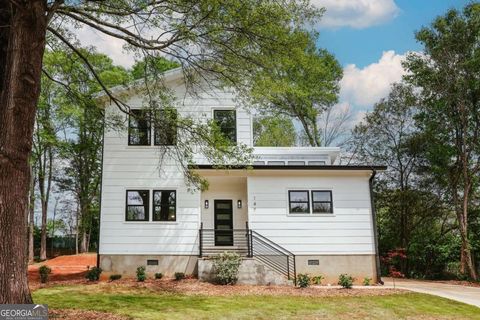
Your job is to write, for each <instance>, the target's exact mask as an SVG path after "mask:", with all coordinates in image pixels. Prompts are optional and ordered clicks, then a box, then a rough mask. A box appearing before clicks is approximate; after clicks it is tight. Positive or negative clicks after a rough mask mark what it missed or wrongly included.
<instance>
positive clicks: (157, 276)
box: [155, 272, 163, 279]
mask: <svg viewBox="0 0 480 320" xmlns="http://www.w3.org/2000/svg"><path fill="white" fill-rule="evenodd" d="M162 278H163V273H161V272H157V273H155V279H162Z"/></svg>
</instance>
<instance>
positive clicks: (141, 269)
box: [137, 266, 147, 282]
mask: <svg viewBox="0 0 480 320" xmlns="http://www.w3.org/2000/svg"><path fill="white" fill-rule="evenodd" d="M145 279H147V275H146V273H145V267H144V266H140V267H138V268H137V281H139V282H143V281H145Z"/></svg>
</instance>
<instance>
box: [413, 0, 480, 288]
mask: <svg viewBox="0 0 480 320" xmlns="http://www.w3.org/2000/svg"><path fill="white" fill-rule="evenodd" d="M479 34H480V4H478V3H472V4H470V5H467V6H466V7H465V8H464V10H463V12H459V11H457V10H450V11H448V12H447V14H446V15H444V16H440V17H438V18H437V19H436V20H435V21H434V22H433V23H432V25H431V26H429V27H425V28H422V29H421V30H420V31H419V32H417V33H416V38H417V40H418V41H419V42H421V43H422V44H423V46H424V52H423V53H422V54H413V53H412V54H410V55H409V56H408V58H407V61H406V62H405V67H406V69H407V71H408V74H409V75H408V76H407V77H406V79H407V80H408V81H409V82H410V83H411V84H413V85H415V86H417V87H419V88H420V90H421V103H420V106H421V108H420V114H419V116H418V119H417V120H418V125H419V127H421V128H422V130H423V131H425V134H426V135H427V136H428V140H429V143H428V144H427V157H428V159H429V161H430V165H431V169H432V172H433V174H434V176H435V177H436V178H437V179H436V180H437V182H438V183H440V184H443V185H444V186H445V187H446V188H447V190H448V194H449V195H450V200H451V202H452V203H453V204H454V209H455V212H456V217H457V223H458V229H459V233H460V236H461V239H462V248H461V267H462V272H463V273H465V274H467V275H469V276H470V277H471V278H472V279H475V280H476V279H478V274H477V271H476V266H475V262H474V259H473V254H472V247H471V243H470V239H471V235H470V232H469V231H470V230H469V223H470V222H469V212H470V211H471V205H472V203H473V202H475V201H477V200H478V198H477V197H476V195H475V189H476V188H477V186H478V174H479V172H480V157H479V154H480V125H479V124H480V118H479V115H480V103H479V101H480V85H479V83H480V59H479V57H480V45H479V44H480V42H479V37H478V35H479Z"/></svg>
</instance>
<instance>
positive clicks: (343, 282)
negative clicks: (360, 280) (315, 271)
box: [338, 274, 355, 289]
mask: <svg viewBox="0 0 480 320" xmlns="http://www.w3.org/2000/svg"><path fill="white" fill-rule="evenodd" d="M353 281H355V279H354V278H353V277H352V276H350V275H348V274H341V275H340V276H339V277H338V285H340V286H342V287H343V288H345V289H352V286H353Z"/></svg>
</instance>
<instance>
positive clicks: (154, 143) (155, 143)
mask: <svg viewBox="0 0 480 320" xmlns="http://www.w3.org/2000/svg"><path fill="white" fill-rule="evenodd" d="M165 110H166V108H161V109H159V110H156V112H162V111H165ZM172 110H173V111H174V112H175V118H176V119H177V120H178V110H177V109H175V108H172ZM151 127H152V128H153V145H154V146H165V147H172V146H176V145H177V139H178V126H177V123H175V137H174V139H173V140H174V141H173V144H163V143H157V135H156V134H157V130H158V128H157V126H155V124H153V126H151ZM172 131H173V130H172ZM165 191H168V190H165Z"/></svg>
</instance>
